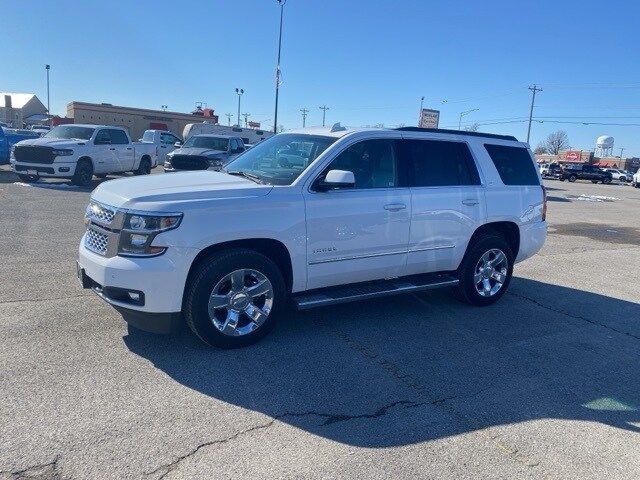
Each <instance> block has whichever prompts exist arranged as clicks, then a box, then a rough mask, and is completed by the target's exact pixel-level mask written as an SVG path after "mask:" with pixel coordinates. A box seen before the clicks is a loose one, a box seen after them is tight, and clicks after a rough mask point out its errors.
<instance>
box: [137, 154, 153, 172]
mask: <svg viewBox="0 0 640 480" xmlns="http://www.w3.org/2000/svg"><path fill="white" fill-rule="evenodd" d="M150 173H151V160H149V158H148V157H144V158H142V160H140V165H138V169H137V170H134V171H133V174H134V175H149V174H150Z"/></svg>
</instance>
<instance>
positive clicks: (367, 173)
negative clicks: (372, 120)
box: [324, 139, 398, 188]
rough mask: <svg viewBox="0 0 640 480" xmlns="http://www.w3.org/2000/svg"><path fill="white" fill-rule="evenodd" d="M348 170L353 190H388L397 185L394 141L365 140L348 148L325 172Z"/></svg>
mask: <svg viewBox="0 0 640 480" xmlns="http://www.w3.org/2000/svg"><path fill="white" fill-rule="evenodd" d="M329 170H348V171H350V172H353V175H354V177H355V179H356V185H355V188H390V187H396V186H397V185H398V169H397V162H396V153H395V141H394V140H385V139H380V140H365V141H363V142H359V143H356V144H354V145H351V146H350V147H348V148H347V149H346V150H345V151H343V152H342V153H340V155H338V157H337V158H336V159H335V160H333V162H331V165H329V167H328V168H327V169H326V170H325V172H324V175H326V174H327V172H328V171H329Z"/></svg>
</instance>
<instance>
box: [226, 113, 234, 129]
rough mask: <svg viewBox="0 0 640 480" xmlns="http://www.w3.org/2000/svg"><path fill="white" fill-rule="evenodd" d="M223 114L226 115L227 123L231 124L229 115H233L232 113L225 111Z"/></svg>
mask: <svg viewBox="0 0 640 480" xmlns="http://www.w3.org/2000/svg"><path fill="white" fill-rule="evenodd" d="M225 116H226V117H227V125H228V126H231V117H233V113H225Z"/></svg>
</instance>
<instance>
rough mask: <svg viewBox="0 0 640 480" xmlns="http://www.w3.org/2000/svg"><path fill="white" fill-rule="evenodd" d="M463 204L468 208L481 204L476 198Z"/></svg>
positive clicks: (468, 199)
mask: <svg viewBox="0 0 640 480" xmlns="http://www.w3.org/2000/svg"><path fill="white" fill-rule="evenodd" d="M462 203H463V204H464V205H468V206H470V207H472V206H474V205H478V204H479V203H480V202H479V201H478V200H476V199H475V198H467V199H466V200H462Z"/></svg>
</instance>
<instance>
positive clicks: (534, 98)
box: [527, 83, 542, 143]
mask: <svg viewBox="0 0 640 480" xmlns="http://www.w3.org/2000/svg"><path fill="white" fill-rule="evenodd" d="M529 90H531V91H532V92H533V95H532V96H531V109H530V110H529V128H528V129H527V143H529V137H530V136H531V119H532V118H533V106H534V104H535V102H536V92H541V91H542V89H541V88H538V86H537V85H536V84H535V83H534V84H533V87H529Z"/></svg>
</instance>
